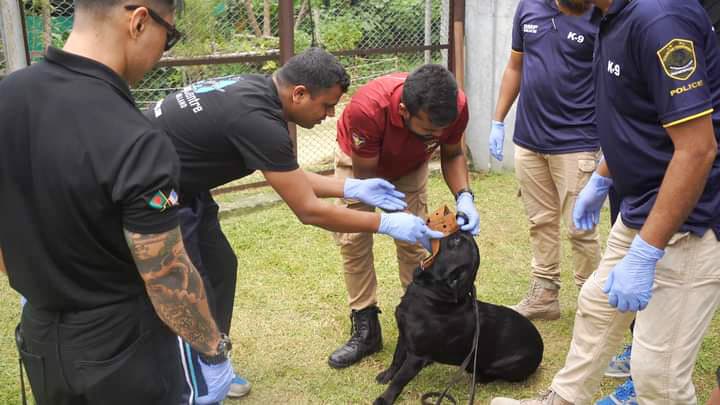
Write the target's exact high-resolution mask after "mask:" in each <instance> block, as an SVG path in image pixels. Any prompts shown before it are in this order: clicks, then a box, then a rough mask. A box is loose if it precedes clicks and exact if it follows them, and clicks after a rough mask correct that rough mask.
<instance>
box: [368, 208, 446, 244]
mask: <svg viewBox="0 0 720 405" xmlns="http://www.w3.org/2000/svg"><path fill="white" fill-rule="evenodd" d="M378 233H382V234H385V235H389V236H391V237H392V238H393V239H398V240H401V241H404V242H408V243H420V244H422V245H423V247H424V248H425V249H427V250H432V246H431V245H430V239H440V238H442V237H443V236H444V235H443V233H442V232H438V231H433V230H432V229H430V228H428V227H427V225H425V221H423V220H422V219H421V218H418V217H416V216H415V215H412V214H407V213H404V212H395V213H392V214H386V213H384V212H383V213H380V227H379V228H378Z"/></svg>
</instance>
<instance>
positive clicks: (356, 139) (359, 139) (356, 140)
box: [352, 131, 365, 149]
mask: <svg viewBox="0 0 720 405" xmlns="http://www.w3.org/2000/svg"><path fill="white" fill-rule="evenodd" d="M352 141H353V145H355V148H356V149H359V148H360V147H361V146H363V144H365V137H363V136H362V135H360V134H358V133H357V132H355V131H352Z"/></svg>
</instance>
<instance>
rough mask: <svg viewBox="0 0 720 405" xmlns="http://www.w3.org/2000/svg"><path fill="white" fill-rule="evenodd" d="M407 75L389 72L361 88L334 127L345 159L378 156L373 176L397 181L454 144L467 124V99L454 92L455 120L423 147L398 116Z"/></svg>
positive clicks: (458, 140) (459, 91) (460, 93)
mask: <svg viewBox="0 0 720 405" xmlns="http://www.w3.org/2000/svg"><path fill="white" fill-rule="evenodd" d="M407 76H408V74H407V73H393V74H390V75H387V76H383V77H379V78H377V79H375V80H373V81H371V82H369V83H368V84H366V85H364V86H363V87H361V88H360V89H358V91H357V92H356V93H355V95H353V97H352V99H351V100H350V104H348V105H347V106H346V107H345V110H344V111H343V113H342V115H341V117H340V119H339V120H338V124H337V142H338V145H339V146H340V149H341V150H342V151H343V152H345V153H346V154H347V155H348V156H352V155H353V154H355V155H357V156H360V157H364V158H372V157H377V156H379V157H380V160H379V162H378V171H377V174H378V176H380V177H383V178H386V179H391V180H392V179H397V178H398V177H402V176H404V175H406V174H408V173H410V172H412V171H413V170H415V169H417V168H418V167H420V165H422V164H423V163H425V162H426V161H428V160H429V159H430V156H431V155H432V153H433V152H434V151H435V149H437V147H438V146H439V145H441V144H457V143H458V142H460V140H461V138H462V134H463V132H464V131H465V127H466V126H467V122H468V117H469V114H468V108H467V99H466V97H465V94H464V93H463V92H462V90H458V102H457V105H458V117H457V119H456V120H455V122H453V123H452V124H451V125H450V126H449V127H448V128H446V129H445V130H444V131H443V133H442V135H441V136H440V137H439V138H438V140H437V142H434V143H432V144H425V143H423V142H422V141H421V140H420V139H418V138H417V137H416V136H415V135H413V134H412V133H411V132H410V131H409V130H407V129H406V128H405V124H404V122H403V119H402V116H400V113H399V106H400V98H401V96H402V92H403V84H404V83H405V79H406V78H407Z"/></svg>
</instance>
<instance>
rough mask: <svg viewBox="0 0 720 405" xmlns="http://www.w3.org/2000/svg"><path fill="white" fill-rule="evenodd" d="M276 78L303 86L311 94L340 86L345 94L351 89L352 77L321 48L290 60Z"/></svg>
mask: <svg viewBox="0 0 720 405" xmlns="http://www.w3.org/2000/svg"><path fill="white" fill-rule="evenodd" d="M276 77H277V78H278V80H279V81H280V82H281V83H283V84H290V85H302V86H305V87H307V89H308V91H309V92H310V94H314V93H315V92H316V91H318V90H327V89H330V88H332V87H333V86H335V85H339V86H340V88H341V89H342V91H343V93H345V92H347V90H348V87H350V75H348V73H347V71H346V70H345V68H344V67H343V65H342V64H340V61H338V59H337V58H336V57H335V56H333V55H332V54H330V53H329V52H327V51H325V50H323V49H320V48H309V49H307V50H305V51H304V52H303V53H300V54H297V55H295V56H293V57H292V58H290V60H288V61H287V63H285V64H284V65H283V67H281V68H280V69H279V70H278V71H277V73H276Z"/></svg>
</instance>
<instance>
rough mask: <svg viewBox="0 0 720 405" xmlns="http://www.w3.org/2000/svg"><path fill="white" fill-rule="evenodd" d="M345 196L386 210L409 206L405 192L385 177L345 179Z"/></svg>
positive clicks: (398, 209)
mask: <svg viewBox="0 0 720 405" xmlns="http://www.w3.org/2000/svg"><path fill="white" fill-rule="evenodd" d="M343 197H344V198H351V199H355V200H360V201H362V202H363V203H365V204H368V205H372V206H373V207H378V208H380V209H382V210H385V211H402V210H404V209H405V208H407V204H406V203H405V201H403V199H404V198H405V194H403V193H401V192H399V191H397V190H395V186H394V185H393V184H392V183H390V182H389V181H385V180H383V179H365V180H358V179H353V178H350V177H348V178H347V179H345V186H344V196H343Z"/></svg>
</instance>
